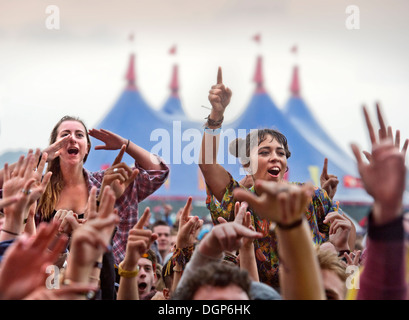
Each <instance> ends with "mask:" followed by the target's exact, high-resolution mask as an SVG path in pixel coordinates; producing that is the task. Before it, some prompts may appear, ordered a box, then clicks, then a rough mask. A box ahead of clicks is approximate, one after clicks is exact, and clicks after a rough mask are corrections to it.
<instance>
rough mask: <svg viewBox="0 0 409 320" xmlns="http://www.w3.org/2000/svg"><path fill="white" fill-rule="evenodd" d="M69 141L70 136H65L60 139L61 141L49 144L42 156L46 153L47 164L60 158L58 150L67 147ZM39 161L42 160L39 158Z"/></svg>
mask: <svg viewBox="0 0 409 320" xmlns="http://www.w3.org/2000/svg"><path fill="white" fill-rule="evenodd" d="M70 139H71V136H70V135H66V136H64V137H63V138H61V139H59V140H57V141H55V142H54V143H52V144H50V145H49V146H48V147H47V148H45V149H44V151H43V156H44V153H47V155H48V158H47V159H46V160H47V161H48V162H50V161H52V160H54V159H56V158H58V157H59V156H60V153H61V151H60V150H61V149H63V148H65V147H66V146H67V145H68V143H69V141H70ZM41 160H43V158H41ZM40 163H41V162H40ZM39 171H40V170H39ZM41 172H42V171H41Z"/></svg>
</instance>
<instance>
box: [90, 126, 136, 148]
mask: <svg viewBox="0 0 409 320" xmlns="http://www.w3.org/2000/svg"><path fill="white" fill-rule="evenodd" d="M88 134H89V135H90V136H91V137H94V138H95V139H98V140H101V141H102V142H104V143H105V145H99V146H95V150H118V149H121V147H122V145H124V144H125V145H126V146H127V144H128V140H127V139H124V138H122V137H121V136H120V135H117V134H116V133H113V132H111V131H108V130H105V129H91V130H88Z"/></svg>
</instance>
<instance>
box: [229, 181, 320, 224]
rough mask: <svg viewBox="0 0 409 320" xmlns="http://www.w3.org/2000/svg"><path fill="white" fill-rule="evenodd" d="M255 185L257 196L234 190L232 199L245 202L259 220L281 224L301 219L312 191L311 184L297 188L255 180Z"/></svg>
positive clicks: (291, 185) (241, 190)
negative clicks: (258, 193)
mask: <svg viewBox="0 0 409 320" xmlns="http://www.w3.org/2000/svg"><path fill="white" fill-rule="evenodd" d="M255 184H256V188H257V190H260V193H261V194H260V195H259V196H257V195H256V194H254V193H252V192H250V191H248V190H244V189H242V188H236V189H235V190H234V191H233V195H234V197H235V198H236V199H238V200H240V201H246V202H247V203H248V204H249V205H251V207H252V208H253V209H254V210H255V212H257V215H259V216H260V217H261V218H264V219H267V220H269V221H273V222H277V223H282V224H291V223H293V222H295V221H297V220H299V219H300V218H301V216H302V214H303V213H304V212H305V210H306V206H307V204H308V202H309V200H310V199H311V196H312V194H313V191H314V188H313V186H312V185H311V184H304V185H302V186H298V185H295V184H289V183H287V182H278V183H277V182H272V181H264V180H256V182H255ZM288 199H292V201H288Z"/></svg>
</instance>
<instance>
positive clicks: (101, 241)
mask: <svg viewBox="0 0 409 320" xmlns="http://www.w3.org/2000/svg"><path fill="white" fill-rule="evenodd" d="M114 204H115V195H114V193H113V192H112V190H110V188H109V187H106V188H105V189H104V191H103V195H102V198H101V201H100V205H99V207H97V204H96V187H93V188H92V189H91V192H90V196H89V200H88V209H87V210H88V212H87V218H88V219H87V221H86V222H85V223H84V224H82V225H81V226H80V227H78V228H76V229H75V230H74V232H73V233H72V237H71V247H70V248H71V249H70V255H69V258H68V266H67V271H66V276H67V279H69V280H71V281H73V282H82V283H88V282H89V275H90V274H91V272H92V269H93V268H94V263H95V262H96V261H98V259H99V258H100V257H101V256H102V255H103V253H104V252H106V251H107V250H109V247H110V240H111V238H112V234H113V231H114V228H115V226H116V225H117V224H118V222H119V217H118V215H117V211H116V210H115V209H114Z"/></svg>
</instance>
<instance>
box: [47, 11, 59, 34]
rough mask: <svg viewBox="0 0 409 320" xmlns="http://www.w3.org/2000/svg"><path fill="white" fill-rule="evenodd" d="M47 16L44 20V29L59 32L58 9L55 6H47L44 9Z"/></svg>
mask: <svg viewBox="0 0 409 320" xmlns="http://www.w3.org/2000/svg"><path fill="white" fill-rule="evenodd" d="M45 13H46V14H48V16H47V17H46V19H45V27H46V28H47V29H48V30H60V8H59V7H58V6H56V5H49V6H47V7H46V8H45Z"/></svg>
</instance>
